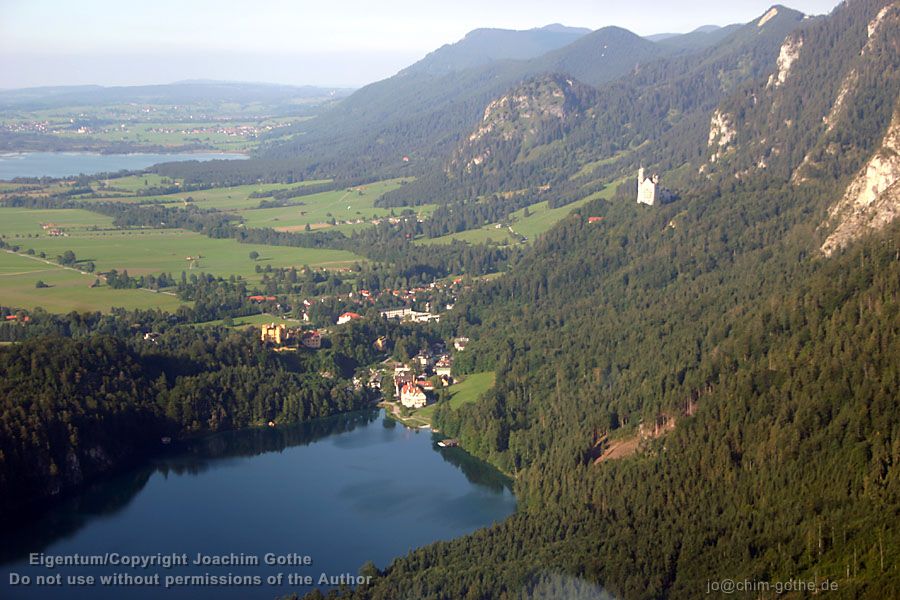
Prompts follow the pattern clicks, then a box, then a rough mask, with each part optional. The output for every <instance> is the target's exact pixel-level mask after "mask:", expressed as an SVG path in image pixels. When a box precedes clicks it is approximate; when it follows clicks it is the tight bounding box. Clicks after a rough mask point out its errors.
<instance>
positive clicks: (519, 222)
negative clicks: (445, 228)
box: [417, 181, 621, 245]
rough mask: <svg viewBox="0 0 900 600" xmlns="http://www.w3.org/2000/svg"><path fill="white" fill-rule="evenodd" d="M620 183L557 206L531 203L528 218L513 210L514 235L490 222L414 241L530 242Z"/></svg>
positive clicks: (605, 196) (523, 210)
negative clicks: (526, 240) (478, 226)
mask: <svg viewBox="0 0 900 600" xmlns="http://www.w3.org/2000/svg"><path fill="white" fill-rule="evenodd" d="M619 183H621V181H616V182H613V183H611V184H609V185H607V186H606V187H605V188H603V189H602V190H600V191H599V192H595V193H593V194H591V195H589V196H586V197H584V198H582V199H581V200H576V201H575V202H572V203H570V204H566V205H565V206H560V207H558V208H550V207H549V205H548V204H549V203H548V202H546V201H545V202H539V203H537V204H533V205H531V206H529V207H528V213H529V215H528V216H527V217H526V216H525V209H524V208H523V209H521V210H517V211H516V212H514V213H512V215H511V216H510V220H509V223H510V224H509V227H511V228H512V231H513V232H515V235H514V234H513V233H512V232H510V230H509V227H507V226H505V225H501V226H500V227H499V228H498V227H497V224H496V223H491V224H489V225H485V226H484V227H481V228H479V229H470V230H467V231H460V232H459V233H451V234H449V235H444V236H441V237H437V238H431V239H427V238H423V239H420V240H417V243H420V244H428V245H430V244H449V243H450V242H452V241H453V240H460V241H463V242H468V243H470V244H483V243H487V242H493V243H498V244H515V243H518V242H519V239H520V237H526V238H528V241H529V242H531V241H533V240H534V239H535V238H536V237H537V236H539V235H540V234H542V233H544V232H546V231H548V230H549V229H550V228H551V227H553V226H554V225H555V224H556V223H558V222H559V221H560V220H562V219H563V218H565V217H566V215H568V214H569V213H570V212H572V211H573V210H574V209H576V208H579V207H581V206H584V205H585V204H587V203H588V202H590V201H592V200H596V199H597V198H605V199H609V198H612V195H613V193H615V191H616V187H617V186H618V184H619Z"/></svg>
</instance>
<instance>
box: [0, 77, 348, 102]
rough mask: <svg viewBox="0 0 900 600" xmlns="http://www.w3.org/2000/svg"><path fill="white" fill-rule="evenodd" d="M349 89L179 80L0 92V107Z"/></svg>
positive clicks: (267, 98) (337, 93)
mask: <svg viewBox="0 0 900 600" xmlns="http://www.w3.org/2000/svg"><path fill="white" fill-rule="evenodd" d="M352 91H353V90H350V89H342V88H322V87H315V86H291V85H279V84H269V83H242V82H228V81H180V82H176V83H169V84H161V85H139V86H111V87H104V86H99V85H82V86H55V87H36V88H24V89H17V90H0V108H17V107H28V108H37V107H54V106H65V105H73V104H80V103H83V104H98V105H103V104H118V103H123V102H140V103H147V104H161V103H189V102H240V103H246V102H284V101H287V100H290V99H292V98H304V99H306V98H328V97H344V96H347V95H349V94H350V93H352Z"/></svg>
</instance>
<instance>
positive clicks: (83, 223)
mask: <svg viewBox="0 0 900 600" xmlns="http://www.w3.org/2000/svg"><path fill="white" fill-rule="evenodd" d="M43 225H51V226H52V227H53V228H58V229H62V230H64V231H65V232H66V233H69V234H73V233H81V232H86V231H88V230H90V229H92V228H93V229H97V228H100V229H108V228H111V227H112V226H113V224H112V218H111V217H107V216H104V215H100V214H97V213H94V212H91V211H88V210H80V209H67V208H57V209H30V208H0V235H3V236H5V237H6V238H7V241H9V242H11V243H17V244H20V245H21V246H22V247H24V248H27V247H29V244H28V239H27V238H25V239H24V240H23V239H21V238H22V237H23V236H28V235H32V236H35V235H37V236H41V237H47V230H45V229H44V228H43ZM15 236H19V238H20V239H19V240H16V237H15Z"/></svg>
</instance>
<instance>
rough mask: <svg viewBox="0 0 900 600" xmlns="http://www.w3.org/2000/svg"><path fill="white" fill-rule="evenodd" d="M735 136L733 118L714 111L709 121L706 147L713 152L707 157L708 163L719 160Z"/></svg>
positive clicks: (735, 130)
mask: <svg viewBox="0 0 900 600" xmlns="http://www.w3.org/2000/svg"><path fill="white" fill-rule="evenodd" d="M736 136H737V129H735V127H734V117H733V116H732V115H730V114H728V113H725V112H722V111H720V110H718V109H716V111H715V112H713V115H712V118H711V119H710V121H709V137H708V139H707V145H708V146H709V147H710V148H711V149H712V150H713V153H712V155H711V156H710V157H709V162H711V163H715V162H716V161H717V160H719V158H721V156H722V154H723V153H724V151H725V150H726V149H727V148H728V146H729V144H731V143H732V142H733V141H734V138H735V137H736Z"/></svg>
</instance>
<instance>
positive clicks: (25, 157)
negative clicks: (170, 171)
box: [0, 152, 247, 180]
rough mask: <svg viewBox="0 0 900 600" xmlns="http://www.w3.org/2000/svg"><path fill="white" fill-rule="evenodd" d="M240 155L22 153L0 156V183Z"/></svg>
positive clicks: (238, 155) (239, 157)
mask: <svg viewBox="0 0 900 600" xmlns="http://www.w3.org/2000/svg"><path fill="white" fill-rule="evenodd" d="M243 158H247V157H246V156H245V155H243V154H226V153H215V152H206V153H201V152H198V153H190V154H144V153H138V154H97V153H93V152H23V153H20V154H0V180H6V179H12V178H14V177H69V176H72V175H81V174H84V175H92V174H94V173H115V172H116V171H121V170H122V169H128V170H138V169H146V168H147V167H150V166H153V165H155V164H159V163H164V162H177V161H184V160H213V159H243Z"/></svg>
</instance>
